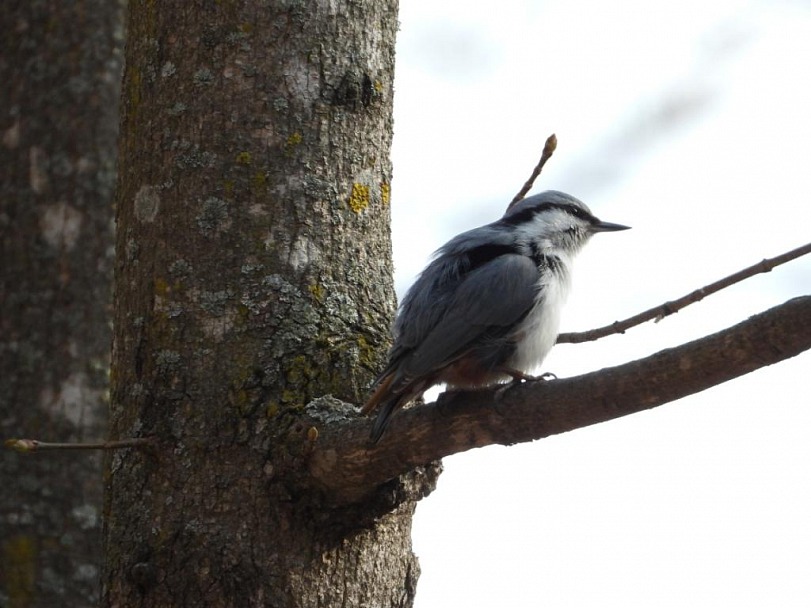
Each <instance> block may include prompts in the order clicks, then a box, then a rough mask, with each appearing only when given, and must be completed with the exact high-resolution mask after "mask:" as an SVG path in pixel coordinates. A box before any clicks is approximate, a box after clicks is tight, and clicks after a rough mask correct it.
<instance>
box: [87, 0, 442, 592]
mask: <svg viewBox="0 0 811 608" xmlns="http://www.w3.org/2000/svg"><path fill="white" fill-rule="evenodd" d="M129 18H130V21H129V23H130V32H129V39H128V46H127V57H126V65H127V67H126V72H125V76H124V84H123V93H122V111H123V117H122V129H121V131H122V133H121V144H120V150H121V155H122V159H121V163H120V164H121V171H120V173H119V183H118V190H117V197H116V200H117V209H118V218H117V219H118V237H117V248H116V260H117V266H116V298H115V312H114V317H115V330H114V333H115V336H114V347H113V361H112V421H111V422H112V438H125V437H132V436H151V437H154V438H155V439H156V444H155V446H154V449H152V450H148V451H138V450H124V451H120V452H117V453H115V454H114V455H113V456H112V458H111V459H110V462H109V484H108V492H107V497H106V505H105V506H106V529H105V554H106V571H105V573H104V576H103V583H104V603H105V605H107V606H133V605H138V606H144V607H148V606H239V607H243V606H333V605H341V606H409V605H411V603H412V600H413V595H414V587H415V583H416V579H417V575H418V566H417V562H416V558H415V557H414V555H413V554H412V552H411V540H410V529H411V515H412V513H413V510H414V505H415V502H416V500H417V499H418V498H420V497H421V496H423V495H424V494H425V493H427V492H428V491H430V489H431V488H432V487H433V482H434V480H435V476H436V474H437V469H436V468H429V469H428V470H426V471H424V472H423V474H421V475H417V474H416V473H415V474H412V475H410V476H405V477H403V478H402V479H400V480H395V482H393V483H390V484H388V485H387V486H386V487H384V488H381V490H380V491H379V492H378V493H376V494H375V495H374V496H373V497H372V498H371V499H369V501H368V502H366V503H364V504H361V505H353V506H350V507H345V508H342V509H340V510H339V509H331V508H329V505H328V504H327V503H326V502H324V500H323V498H322V497H321V496H320V495H319V494H318V493H317V492H316V491H314V490H312V489H309V488H308V487H307V485H306V483H304V482H302V481H301V480H303V479H306V478H307V471H306V467H303V466H302V465H301V462H302V460H301V458H300V456H301V454H302V453H305V452H306V451H307V450H308V449H309V446H311V444H312V442H313V441H315V440H316V435H317V430H316V428H315V427H311V426H306V425H304V424H302V422H301V420H302V419H303V418H302V417H301V413H302V412H303V409H304V405H305V404H306V403H308V402H309V401H310V400H312V399H313V398H316V397H320V396H322V395H326V394H332V395H334V396H336V397H338V398H342V399H346V400H349V401H353V402H358V401H360V400H361V399H362V396H363V394H364V392H365V390H366V387H367V386H368V384H369V382H370V380H371V379H372V377H373V375H374V372H375V371H376V370H378V369H379V368H380V364H381V359H382V357H383V355H384V353H385V349H386V346H387V340H388V327H389V322H390V319H391V315H392V313H393V310H394V290H393V286H392V278H391V274H392V273H391V255H390V254H391V252H390V248H391V244H390V237H389V208H388V200H389V184H390V181H391V166H390V162H389V148H390V142H391V134H392V118H391V111H392V95H393V88H392V84H393V76H394V72H393V71H394V39H395V31H396V28H397V4H396V0H384V1H377V2H371V1H369V2H338V3H334V2H326V1H324V0H311V1H308V2H296V3H287V2H275V3H270V4H268V3H260V2H255V1H247V0H245V1H243V2H237V3H230V2H229V3H226V2H223V3H211V2H202V1H198V2H188V1H184V2H170V3H163V2H161V3H152V2H132V3H131V4H130V16H129ZM322 414H323V415H325V416H327V417H329V416H330V415H332V412H331V411H330V410H327V411H326V412H325V413H324V412H322ZM334 416H335V418H336V420H337V419H339V418H340V412H334Z"/></svg>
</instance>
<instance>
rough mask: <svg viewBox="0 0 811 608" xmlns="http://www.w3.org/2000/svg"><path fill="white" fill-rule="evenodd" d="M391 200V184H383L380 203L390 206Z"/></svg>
mask: <svg viewBox="0 0 811 608" xmlns="http://www.w3.org/2000/svg"><path fill="white" fill-rule="evenodd" d="M390 200H391V184H389V182H381V184H380V201H381V202H382V203H383V204H384V205H388V204H389V201H390Z"/></svg>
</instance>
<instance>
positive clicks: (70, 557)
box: [0, 0, 124, 608]
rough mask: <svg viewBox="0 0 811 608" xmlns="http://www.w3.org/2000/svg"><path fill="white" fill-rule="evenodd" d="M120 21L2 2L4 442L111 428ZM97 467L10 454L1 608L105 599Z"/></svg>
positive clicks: (2, 498) (85, 461)
mask: <svg viewBox="0 0 811 608" xmlns="http://www.w3.org/2000/svg"><path fill="white" fill-rule="evenodd" d="M123 17H124V15H123V7H122V6H121V5H119V4H118V3H116V2H98V1H92V0H91V1H81V2H68V3H64V2H43V1H35V2H4V3H2V4H0V24H1V25H2V30H3V36H2V40H1V41H0V81H2V86H0V108H2V124H0V131H1V132H2V133H1V135H2V143H1V144H0V167H2V169H0V176H2V177H0V231H2V254H0V259H2V262H0V265H1V266H2V287H1V288H0V425H2V431H0V432H2V436H3V437H4V438H8V437H18V436H24V437H37V438H43V439H47V440H56V441H76V440H82V439H97V438H98V437H100V436H103V433H104V429H105V428H106V418H107V405H106V398H105V397H106V387H107V369H108V360H109V351H110V346H109V344H110V331H109V314H110V287H111V282H112V267H113V259H112V246H113V231H112V219H113V212H112V205H111V199H112V191H113V185H114V182H115V173H114V172H115V158H116V154H115V152H116V133H117V125H118V112H117V105H118V96H119V83H120V78H121V60H120V45H121V40H122V31H121V30H122V26H123ZM21 458H24V459H25V460H24V462H23V461H22V460H21ZM101 465H102V460H101V457H100V456H88V455H87V454H75V453H74V454H63V455H60V456H56V455H49V456H47V457H45V458H39V457H34V458H32V457H24V456H20V455H19V454H15V453H6V454H4V455H3V459H2V466H0V486H1V487H2V492H0V605H2V606H9V607H22V606H25V607H31V606H42V607H46V606H47V607H49V608H50V607H52V606H72V607H81V606H94V605H96V604H97V602H98V599H99V589H98V577H99V571H100V562H101V559H100V558H101V537H100V531H101V521H100V520H101V486H102V482H101Z"/></svg>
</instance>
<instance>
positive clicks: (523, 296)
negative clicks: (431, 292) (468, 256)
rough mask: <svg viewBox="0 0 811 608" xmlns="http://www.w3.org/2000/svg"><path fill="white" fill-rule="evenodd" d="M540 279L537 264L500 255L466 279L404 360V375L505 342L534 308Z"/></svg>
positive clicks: (427, 370)
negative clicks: (435, 321)
mask: <svg viewBox="0 0 811 608" xmlns="http://www.w3.org/2000/svg"><path fill="white" fill-rule="evenodd" d="M539 278H540V275H539V272H538V269H537V268H536V267H535V265H534V264H533V263H532V261H531V260H530V259H529V258H527V257H525V256H521V255H501V256H498V257H497V258H495V259H494V260H492V261H490V262H488V263H487V264H486V265H484V266H482V267H480V268H477V269H475V270H473V271H471V272H470V273H468V274H466V275H465V276H464V278H463V279H462V280H461V281H460V282H458V286H457V288H456V289H454V292H453V294H452V296H451V297H450V298H449V299H448V301H447V303H446V304H445V305H444V306H443V308H442V317H441V319H439V320H438V322H437V323H435V324H434V326H433V327H432V328H430V330H429V331H427V333H426V334H425V335H424V336H422V339H421V340H419V344H418V345H417V346H416V348H415V349H414V350H413V352H411V354H410V355H409V356H407V357H406V358H405V359H404V361H403V366H402V367H403V369H402V373H403V374H404V376H405V377H409V378H415V377H420V376H422V375H424V374H428V373H431V372H433V371H436V370H437V369H440V368H442V367H444V366H446V365H448V364H449V363H452V362H453V361H454V360H455V359H457V358H458V357H460V356H461V355H462V354H464V353H465V352H467V351H468V350H469V349H470V348H472V347H474V346H476V345H479V344H481V343H482V341H487V342H492V341H496V340H498V339H503V338H504V336H505V335H506V334H507V333H508V332H509V330H510V329H512V328H514V327H515V325H516V323H517V322H518V321H519V320H520V319H521V318H522V317H524V316H525V315H526V314H527V312H529V310H530V309H531V308H532V306H533V304H534V303H535V297H536V295H537V291H538V285H537V284H538V280H539ZM504 294H511V297H509V298H505V297H504Z"/></svg>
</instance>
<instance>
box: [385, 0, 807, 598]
mask: <svg viewBox="0 0 811 608" xmlns="http://www.w3.org/2000/svg"><path fill="white" fill-rule="evenodd" d="M400 21H401V29H400V33H399V39H398V55H397V80H396V95H395V140H394V150H393V157H394V171H395V174H394V182H393V194H392V213H393V231H394V247H395V251H394V255H395V265H396V269H397V274H396V281H397V286H398V291H399V293H400V295H402V294H403V293H404V291H405V289H407V288H408V286H409V285H410V283H411V282H412V281H413V279H414V277H415V275H416V274H417V273H419V271H420V270H421V268H422V267H423V266H424V264H425V262H426V261H427V259H428V257H429V256H430V254H431V252H432V251H433V250H435V249H436V248H437V247H439V246H440V245H442V244H443V243H444V242H445V241H446V240H447V239H449V238H450V237H452V236H453V235H455V234H457V233H459V232H461V231H463V230H466V229H469V228H472V227H474V226H476V225H480V224H482V223H487V222H490V221H493V220H495V219H497V218H498V217H499V216H500V215H501V213H502V212H503V210H504V208H505V206H506V204H507V202H508V201H509V200H510V199H511V198H512V196H513V195H514V194H515V192H516V191H517V190H518V189H519V188H520V186H521V185H522V184H523V182H524V181H525V180H526V178H527V176H528V175H529V172H530V171H531V169H532V167H533V166H534V164H535V163H536V161H537V159H538V157H539V155H540V152H541V149H542V147H543V142H544V140H545V139H546V137H547V136H548V135H549V134H550V133H553V132H554V133H556V134H557V136H558V140H559V146H558V151H557V152H556V154H555V156H554V157H553V159H552V160H551V161H550V163H549V164H548V165H547V168H546V170H545V171H544V173H543V174H542V176H541V177H540V178H539V180H538V181H537V182H536V187H535V190H534V191H535V192H537V191H540V190H543V189H558V190H564V191H566V192H569V193H570V194H573V195H574V196H577V197H578V198H581V199H582V200H584V201H585V202H586V203H587V204H588V205H589V206H590V207H591V209H592V211H593V212H594V213H595V214H596V215H597V216H599V217H600V218H602V219H605V220H608V221H612V222H618V223H623V224H628V225H630V226H633V230H630V231H626V232H621V233H614V234H605V235H597V236H596V237H595V238H594V239H593V240H592V242H591V243H590V244H589V245H588V246H587V247H586V249H585V251H584V252H583V253H582V254H581V256H580V258H579V259H578V263H577V266H576V268H575V277H574V290H573V293H572V296H571V297H570V300H569V303H568V305H567V308H566V312H565V314H564V319H563V327H562V330H563V331H576V330H585V329H589V328H592V327H596V326H598V325H604V324H607V323H610V322H612V321H614V320H616V319H620V318H625V317H627V316H630V315H632V314H634V313H636V312H639V311H641V310H643V309H646V308H649V307H651V306H654V305H656V304H661V303H663V302H664V301H666V300H669V299H673V298H675V297H678V296H681V295H683V294H685V293H688V292H689V291H692V290H693V289H696V288H698V287H701V286H703V285H706V284H708V283H710V282H712V281H714V280H716V279H719V278H721V277H723V276H726V275H728V274H730V273H732V272H734V271H736V270H739V269H740V268H743V267H745V266H749V265H750V264H753V263H755V262H757V261H759V260H761V259H762V258H764V257H772V256H774V255H778V254H780V253H783V252H784V251H787V250H789V249H793V248H795V247H797V246H800V245H802V244H804V243H806V242H808V241H811V153H810V152H811V150H810V148H811V118H810V117H809V114H810V113H811V77H810V76H809V73H811V71H809V70H810V69H811V68H809V65H810V64H811V6H809V4H808V3H803V2H743V1H740V2H735V1H717V0H716V1H714V2H706V1H705V2H701V3H699V2H692V1H685V2H680V3H669V2H668V3H665V2H650V1H648V2H644V1H637V2H633V1H625V0H618V1H615V2H611V3H596V2H584V1H571V0H570V1H568V2H562V1H555V0H552V1H548V2H538V1H535V2H531V1H527V0H524V1H522V0H502V2H499V3H475V2H469V0H468V1H462V0H443V1H442V2H437V1H436V0H403V2H402V3H401V8H400ZM809 292H811V259H801V260H798V261H795V262H792V263H790V264H789V265H786V266H782V267H780V268H778V269H776V270H774V271H773V272H771V273H769V274H765V275H760V276H758V277H756V278H754V279H750V280H748V281H746V282H745V283H742V284H739V285H736V286H734V287H732V288H730V289H727V290H725V291H724V292H721V293H720V294H718V295H714V296H712V297H710V298H709V299H707V300H705V301H704V302H702V303H699V304H695V305H693V306H691V307H689V308H688V309H686V310H684V311H682V312H680V313H678V314H677V315H674V316H671V317H669V318H667V319H666V320H664V321H662V322H661V323H658V324H648V325H647V326H645V327H641V328H637V329H634V330H631V331H629V332H628V333H627V334H625V335H624V336H616V337H612V338H607V339H604V340H600V341H599V342H595V343H591V344H583V345H561V346H558V347H556V348H555V349H554V350H553V351H552V354H551V355H550V356H549V357H548V358H547V361H546V363H545V365H544V371H551V372H554V373H556V374H557V375H558V376H571V375H576V374H579V373H583V372H587V371H591V370H595V369H599V368H601V367H604V366H608V365H615V364H619V363H623V362H626V361H628V360H631V359H634V358H639V357H642V356H645V355H648V354H651V353H654V352H657V351H659V350H661V349H663V348H667V347H670V346H676V345H678V344H681V343H683V342H686V341H688V340H690V339H693V338H696V337H699V336H702V335H705V334H707V333H711V332H714V331H718V330H720V329H723V328H725V327H728V326H729V325H732V324H734V323H737V322H739V321H741V320H743V319H745V318H747V317H748V316H750V315H752V314H754V313H757V312H760V311H762V310H765V309H767V308H770V307H772V306H775V305H777V304H780V303H782V302H784V301H785V300H787V299H789V298H791V297H793V296H796V295H801V294H808V293H809ZM809 373H811V354H809V353H806V354H804V355H801V356H799V357H796V358H795V359H793V360H790V361H787V362H784V363H781V364H778V365H776V366H773V367H771V368H767V369H764V370H761V371H758V372H755V373H753V374H750V375H748V376H746V377H744V378H741V379H739V380H736V381H733V382H730V383H727V384H725V385H722V386H719V387H716V388H714V389H711V390H709V391H706V392H704V393H702V394H700V395H696V396H693V397H690V398H686V399H683V400H681V401H678V402H674V403H671V404H668V405H665V406H663V407H660V408H657V409H655V410H653V411H650V412H646V413H642V414H637V415H634V416H630V417H627V418H623V419H620V420H617V421H613V422H610V423H606V424H602V425H597V426H594V427H590V428H588V429H582V430H578V431H575V432H572V433H568V434H565V435H560V436H557V437H553V438H550V439H546V440H543V441H539V442H535V443H533V444H525V445H521V446H514V447H511V448H500V447H492V448H485V449H479V450H474V451H472V452H468V453H466V454H462V455H457V456H454V457H451V458H447V459H445V468H446V471H445V473H444V474H443V475H442V477H441V478H440V481H439V486H438V488H437V490H436V492H434V494H432V495H431V496H430V497H428V498H427V499H425V500H424V501H422V503H421V504H420V505H419V507H418V509H417V515H416V518H415V524H414V545H415V550H416V552H417V554H418V555H419V557H420V562H421V565H422V576H421V578H420V582H419V586H418V593H417V604H416V605H417V608H449V607H455V606H465V607H471V608H474V607H479V606H482V607H484V606H488V607H490V606H493V607H495V606H498V607H505V608H518V607H529V606H544V607H548V606H567V607H568V606H601V607H604V606H623V607H629V606H631V607H633V606H657V607H663V606H664V607H667V606H691V607H697V606H698V607H700V606H713V607H718V606H735V607H742V606H744V607H745V606H764V605H769V606H781V607H786V606H808V605H811V518H809V517H808V514H809V513H811V474H809V463H811V442H809V440H808V435H809V431H810V430H811V397H809V393H810V392H811V391H809V389H808V388H807V380H806V378H807V376H808V374H809Z"/></svg>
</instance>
